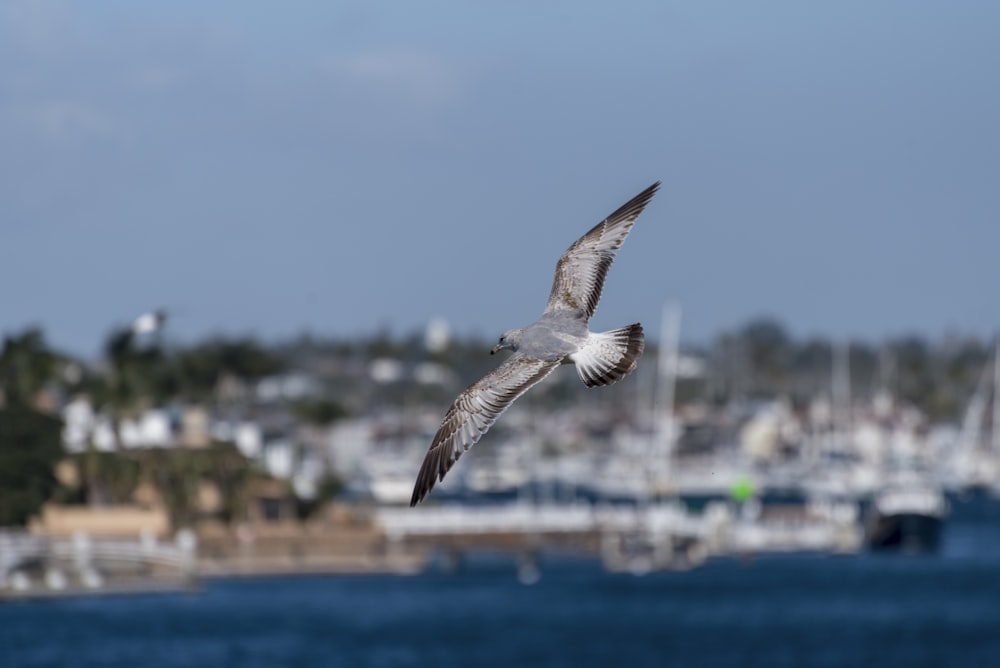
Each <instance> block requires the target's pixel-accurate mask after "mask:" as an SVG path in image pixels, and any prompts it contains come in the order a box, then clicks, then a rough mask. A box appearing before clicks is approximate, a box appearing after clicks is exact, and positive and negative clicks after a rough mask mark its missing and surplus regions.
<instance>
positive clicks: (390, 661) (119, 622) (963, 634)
mask: <svg viewBox="0 0 1000 668" xmlns="http://www.w3.org/2000/svg"><path fill="white" fill-rule="evenodd" d="M997 665H1000V524H998V522H997V518H994V517H978V518H973V519H971V520H969V519H966V520H961V519H959V520H956V521H953V522H950V523H949V525H948V527H947V529H946V532H945V543H944V547H943V549H942V551H941V552H940V553H939V554H936V555H920V556H917V555H873V554H863V555H860V556H855V557H817V556H786V557H767V558H758V559H755V560H752V561H740V560H735V559H723V560H717V561H712V562H710V563H709V564H707V565H706V566H704V567H702V568H700V569H697V570H693V571H688V572H681V573H656V574H651V575H647V576H644V577H634V576H630V575H609V574H606V573H604V572H603V571H602V570H601V569H600V568H599V567H598V566H597V565H596V564H594V563H591V562H587V561H581V560H573V559H567V558H550V559H548V560H543V562H542V578H541V580H540V581H539V582H537V583H536V584H534V585H531V586H525V585H521V584H518V581H517V578H516V576H515V567H514V564H513V562H512V561H510V560H508V559H504V558H500V557H493V558H489V557H482V558H479V559H475V560H472V561H471V562H470V563H467V564H466V566H465V567H464V568H462V569H460V570H459V571H457V572H455V573H451V574H447V573H440V572H431V573H428V574H425V575H421V576H416V577H384V576H372V577H291V578H262V579H231V580H216V581H209V582H207V583H205V586H204V588H203V589H202V590H200V591H197V592H194V593H188V594H167V595H148V596H129V597H108V598H77V599H62V600H44V601H23V602H8V603H3V604H0V666H3V667H4V668H7V667H15V666H16V667H21V666H60V667H72V666H80V667H83V666H86V667H90V666H143V667H144V668H165V667H168V666H170V667H175V666H178V667H179V666H198V667H213V668H214V667H223V666H240V667H241V668H256V667H258V666H259V667H264V666H267V667H269V668H270V667H274V666H310V667H311V666H352V667H355V666H357V667H365V666H371V667H375V666H439V667H442V668H445V667H457V666H462V667H465V666H508V667H510V666H513V667H520V666H565V667H567V668H568V667H571V666H572V667H582V666H602V667H605V666H685V667H692V666H694V667H696V666H711V667H715V666H727V667H728V666H762V667H764V666H766V667H768V668H778V667H782V666H788V667H795V668H799V667H803V666H907V667H908V668H914V667H921V666H997Z"/></svg>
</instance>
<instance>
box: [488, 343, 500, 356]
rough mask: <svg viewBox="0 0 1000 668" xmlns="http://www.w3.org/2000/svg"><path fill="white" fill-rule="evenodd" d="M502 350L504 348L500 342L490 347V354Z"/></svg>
mask: <svg viewBox="0 0 1000 668" xmlns="http://www.w3.org/2000/svg"><path fill="white" fill-rule="evenodd" d="M501 350H503V349H502V348H501V347H500V344H497V345H495V346H493V347H492V348H490V355H496V354H497V353H498V352H500V351H501Z"/></svg>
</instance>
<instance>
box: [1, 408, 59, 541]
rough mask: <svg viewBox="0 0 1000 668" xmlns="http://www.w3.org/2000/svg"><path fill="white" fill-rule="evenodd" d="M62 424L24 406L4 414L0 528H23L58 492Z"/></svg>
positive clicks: (49, 416) (2, 425)
mask: <svg viewBox="0 0 1000 668" xmlns="http://www.w3.org/2000/svg"><path fill="white" fill-rule="evenodd" d="M62 456H63V448H62V420H60V419H59V418H57V417H54V416H52V415H47V414H45V413H39V412H38V411H35V410H32V409H31V408H28V407H26V406H22V405H9V406H7V407H6V408H4V409H2V410H0V526H7V525H23V524H25V523H26V522H27V521H28V519H29V518H30V517H31V516H32V515H34V514H36V513H37V512H38V511H39V509H40V508H41V507H42V504H43V503H45V501H47V500H48V499H49V497H50V496H51V495H52V493H53V492H54V491H55V489H56V487H57V482H56V479H55V475H54V474H53V470H54V467H55V465H56V462H58V461H59V460H60V459H61V458H62Z"/></svg>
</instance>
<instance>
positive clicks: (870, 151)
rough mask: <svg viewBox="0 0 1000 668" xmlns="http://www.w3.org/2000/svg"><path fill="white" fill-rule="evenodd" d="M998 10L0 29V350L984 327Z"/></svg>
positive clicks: (857, 8) (159, 20)
mask: <svg viewBox="0 0 1000 668" xmlns="http://www.w3.org/2000/svg"><path fill="white" fill-rule="evenodd" d="M998 62H1000V4H998V3H992V2H985V1H982V2H979V1H974V0H970V1H969V2H962V3H944V2H926V1H919V0H884V1H880V2H862V1H854V0H844V1H841V2H836V3H803V2H800V1H797V0H788V1H786V2H777V1H774V2H758V3H747V2H736V1H733V2H717V1H706V2H686V3H684V2H665V1H662V0H657V1H649V2H620V3H608V2H592V1H587V0H572V1H569V0H567V1H560V0H541V1H538V2H530V3H529V2H524V1H522V0H513V1H510V2H477V3H457V2H441V1H436V0H428V1H426V2H422V3H409V2H380V3H372V2H336V3H334V2H324V1H318V0H317V1H314V2H305V1H304V2H296V3H276V2H271V3H262V2H248V1H246V0H240V1H229V2H213V3H203V2H194V1H186V0H175V1H173V2H168V3H167V2H164V3H135V2H131V1H130V0H119V1H105V2H101V3H89V2H82V1H80V2H60V1H52V0H37V1H34V2H14V1H8V0H0V331H2V332H3V333H14V332H18V331H21V330H23V329H24V328H25V327H27V326H31V325H37V326H41V327H43V328H44V330H45V333H46V336H47V337H48V340H49V341H50V342H51V343H52V344H53V345H56V346H59V347H61V348H63V349H66V350H68V351H71V352H76V353H79V354H91V355H93V354H97V353H98V352H99V350H100V347H101V345H102V342H103V341H104V339H105V337H106V336H107V335H108V333H109V331H110V330H111V329H112V328H113V327H115V326H118V325H122V324H127V323H128V322H130V321H131V320H132V318H134V317H135V316H136V315H138V314H139V313H142V312H144V311H148V310H150V309H152V308H158V307H162V308H166V309H167V310H168V311H169V312H170V313H171V319H170V321H169V330H168V331H169V336H170V337H172V338H173V339H174V340H177V341H182V342H184V341H195V340H198V339H200V338H204V337H206V336H210V335H219V334H221V335H227V336H244V335H253V336H257V337H260V338H262V339H264V340H278V339H281V338H287V337H291V336H295V335H298V334H300V333H302V332H307V331H308V332H311V333H313V334H315V335H317V336H337V337H341V336H357V335H364V334H368V333H373V332H376V331H380V330H386V329H388V330H390V331H392V332H397V333H406V332H410V331H414V330H416V329H419V328H422V327H423V326H424V325H425V324H426V323H427V322H428V321H430V320H431V319H436V318H440V319H444V320H446V321H447V322H449V323H450V325H451V327H452V328H453V330H454V331H455V332H456V333H458V334H462V335H469V336H483V337H488V338H490V339H492V338H494V337H496V336H498V335H499V333H500V332H502V331H503V330H505V329H508V328H511V327H516V326H521V325H524V324H527V323H530V322H532V321H533V320H535V318H536V317H537V316H538V315H539V314H540V312H541V310H542V308H543V307H544V303H545V300H546V298H547V296H548V291H549V288H550V285H551V281H552V271H553V269H554V267H555V262H556V260H557V259H558V257H559V255H560V254H561V253H562V252H563V251H564V250H565V249H566V247H568V246H569V245H570V243H572V242H573V241H574V240H575V239H576V238H578V237H579V236H580V235H581V234H582V233H584V232H585V231H587V230H588V229H589V228H590V227H591V226H593V225H594V224H595V223H597V222H598V221H599V220H601V219H602V218H603V217H604V216H606V215H607V214H608V213H610V212H611V211H613V210H614V209H615V208H617V207H618V206H619V205H620V204H622V203H623V202H625V201H626V200H627V199H628V198H630V197H631V196H632V195H634V194H636V193H638V192H639V191H640V190H642V189H643V188H644V187H645V186H647V185H649V184H650V183H652V182H653V181H656V180H661V181H662V182H663V186H662V188H661V190H660V192H659V194H658V195H657V196H656V198H655V199H654V200H653V202H652V203H651V204H650V205H649V207H648V208H647V209H646V211H645V213H644V214H643V215H642V217H641V218H640V219H639V222H638V223H637V224H636V227H635V229H634V230H633V232H632V234H631V236H630V237H629V239H628V240H627V241H626V243H625V245H624V246H623V248H622V249H621V251H620V252H619V254H618V258H617V260H616V262H615V265H614V267H613V268H612V270H611V272H610V274H609V276H608V280H607V283H606V285H605V291H604V297H603V299H602V302H601V304H600V307H599V308H598V310H597V313H596V315H595V317H594V319H593V320H592V322H591V326H592V329H595V330H603V329H611V328H614V327H618V326H622V325H625V324H628V323H631V322H636V321H639V322H643V323H644V324H645V325H646V328H647V332H648V333H649V334H650V335H651V336H656V334H657V332H658V330H659V323H660V314H661V310H662V308H663V305H664V304H665V303H667V302H674V303H677V304H679V305H680V306H681V308H682V312H683V321H682V338H683V339H684V340H686V341H710V340H711V339H713V338H714V337H715V336H717V335H719V334H720V333H721V332H723V331H725V330H727V329H732V328H735V327H739V326H742V325H743V324H744V323H746V322H747V321H748V320H750V319H752V318H756V317H761V316H768V317H773V318H776V319H777V320H778V321H780V322H782V323H783V324H784V325H785V326H786V327H787V328H788V329H789V331H790V332H791V333H793V334H794V335H797V336H814V335H819V336H827V337H836V338H848V337H850V338H859V339H864V340H869V341H878V340H882V339H884V338H887V337H891V336H897V335H904V334H910V333H913V334H918V335H922V336H927V337H940V336H944V335H946V334H955V333H957V334H968V335H975V336H983V337H987V336H992V335H993V334H995V333H996V332H997V331H998V329H1000V327H998V325H1000V309H998V300H997V299H996V294H997V291H998V286H1000V261H998V258H997V256H998V250H1000V224H998V220H997V218H998V215H997V214H998V212H1000V129H998V126H1000V120H998V119H1000V85H998V80H997V75H996V66H997V63H998Z"/></svg>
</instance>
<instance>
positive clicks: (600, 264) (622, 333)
mask: <svg viewBox="0 0 1000 668" xmlns="http://www.w3.org/2000/svg"><path fill="white" fill-rule="evenodd" d="M659 187H660V182H659V181H657V182H656V183H654V184H653V185H651V186H649V187H648V188H646V189H645V190H643V191H642V192H641V193H639V194H638V195H636V196H635V197H633V198H632V199H630V200H629V201H628V202H626V203H625V204H623V205H622V206H621V207H620V208H619V209H618V210H617V211H615V212H614V213H612V214H611V215H610V216H608V217H607V218H605V219H604V220H602V221H601V222H600V223H598V224H597V225H595V226H594V228H593V229H591V230H590V231H589V232H587V233H586V234H584V235H583V236H582V237H580V238H579V239H578V240H577V241H576V243H574V244H573V245H572V246H570V247H569V248H568V249H567V250H566V252H565V253H563V255H562V257H560V258H559V261H558V262H557V263H556V274H555V279H554V280H553V281H552V291H551V292H550V293H549V301H548V304H547V305H546V306H545V311H544V312H543V313H542V317H541V318H539V319H538V320H537V321H536V322H534V323H532V324H530V325H528V326H527V327H522V328H520V329H512V330H509V331H507V332H504V334H503V336H501V337H500V341H499V342H497V345H495V346H493V349H492V350H491V351H490V354H495V353H497V352H499V351H500V350H504V349H506V350H510V351H512V352H513V354H512V355H511V356H510V357H508V358H507V360H506V361H504V362H503V363H502V364H501V365H500V366H498V367H497V368H496V369H494V370H493V371H491V372H490V373H488V374H486V375H485V376H484V377H483V378H481V379H480V380H478V381H477V382H475V383H473V384H472V385H470V386H469V387H468V388H467V389H466V390H465V391H464V392H462V393H461V394H459V395H458V398H457V399H455V402H454V403H453V404H452V405H451V407H450V408H449V409H448V412H447V413H446V414H445V416H444V420H443V421H442V422H441V427H440V428H439V429H438V431H437V433H436V434H435V435H434V440H433V441H432V442H431V447H430V450H428V451H427V455H426V456H425V457H424V462H423V464H421V466H420V472H419V473H418V474H417V482H416V485H414V487H413V496H412V497H411V498H410V505H411V506H415V505H417V504H418V503H420V502H421V501H422V500H423V499H424V497H426V496H427V494H428V493H430V491H431V489H432V488H433V487H434V484H435V482H437V481H440V480H444V476H445V474H446V473H448V471H449V470H450V469H451V467H452V466H454V464H455V462H456V461H458V458H459V457H461V456H462V453H463V452H465V451H466V450H468V449H469V448H470V447H472V446H473V445H474V444H475V443H476V442H477V441H479V439H480V438H482V436H483V434H485V433H486V432H487V431H488V430H489V428H490V427H491V426H493V423H494V422H496V420H497V418H499V417H500V415H501V414H502V413H503V412H504V411H505V410H507V408H508V407H509V406H510V405H511V404H512V403H514V400H515V399H517V398H518V397H520V396H521V395H522V394H524V393H525V392H527V391H528V390H529V389H530V388H531V387H532V386H533V385H535V384H536V383H538V382H539V381H541V380H542V379H544V378H545V377H546V376H548V375H549V374H550V373H552V372H553V371H554V370H555V368H556V367H557V366H559V365H560V364H566V363H570V362H572V363H574V364H576V371H577V373H578V374H579V376H580V380H582V381H583V383H584V385H586V386H587V387H596V386H598V385H610V384H612V383H616V382H618V381H619V380H621V379H622V378H624V377H625V376H626V375H628V374H629V373H630V372H631V371H632V370H633V369H635V365H636V361H637V360H638V359H639V356H640V355H642V350H643V345H644V344H643V336H642V325H640V324H639V323H635V324H632V325H629V326H627V327H621V328H619V329H613V330H611V331H608V332H591V331H590V328H589V322H590V317H591V316H592V315H594V310H595V309H596V308H597V302H598V301H599V300H600V298H601V290H602V289H603V287H604V279H605V277H606V276H607V275H608V269H610V268H611V263H612V262H613V261H614V259H615V251H617V250H618V249H619V248H621V245H622V243H623V242H624V241H625V237H627V236H628V233H629V232H630V231H631V230H632V226H633V225H634V224H635V221H636V219H637V218H638V217H639V214H640V213H642V210H643V209H644V208H645V207H646V205H647V204H648V203H649V200H651V199H652V198H653V195H654V194H656V190H657V189H658V188H659Z"/></svg>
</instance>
